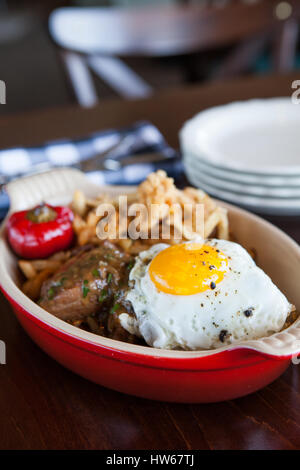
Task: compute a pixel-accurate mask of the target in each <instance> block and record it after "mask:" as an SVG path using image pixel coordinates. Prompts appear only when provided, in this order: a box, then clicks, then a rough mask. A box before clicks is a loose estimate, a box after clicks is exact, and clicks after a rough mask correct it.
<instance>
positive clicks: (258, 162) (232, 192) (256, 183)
mask: <svg viewBox="0 0 300 470" xmlns="http://www.w3.org/2000/svg"><path fill="white" fill-rule="evenodd" d="M180 143H181V150H182V154H183V160H184V165H185V169H186V174H187V177H188V179H189V180H190V181H191V183H192V184H194V185H195V186H197V187H199V188H202V189H203V190H204V191H206V192H207V193H209V194H211V195H213V196H215V197H217V198H219V199H224V200H227V201H229V202H232V203H234V204H238V205H240V206H244V207H246V208H248V209H252V210H253V211H255V212H260V213H264V214H276V215H299V214H300V105H296V104H293V103H292V100H291V98H272V99H264V100H250V101H243V102H242V101H241V102H236V103H231V104H228V105H225V106H218V107H215V108H211V109H208V110H206V111H203V112H201V113H199V114H198V115H197V116H195V117H194V118H193V119H191V120H190V121H187V122H186V123H185V125H184V126H183V128H182V129H181V131H180Z"/></svg>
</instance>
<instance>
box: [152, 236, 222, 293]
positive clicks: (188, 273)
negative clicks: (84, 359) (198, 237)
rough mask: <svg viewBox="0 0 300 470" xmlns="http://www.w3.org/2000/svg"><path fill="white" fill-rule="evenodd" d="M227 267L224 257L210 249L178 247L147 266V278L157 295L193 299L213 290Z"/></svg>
mask: <svg viewBox="0 0 300 470" xmlns="http://www.w3.org/2000/svg"><path fill="white" fill-rule="evenodd" d="M227 266H228V260H227V258H226V256H225V255H224V254H223V253H222V252H220V250H218V249H216V248H214V247H213V246H209V245H203V244H201V243H181V244H179V245H173V246H170V247H169V248H166V249H165V250H163V251H161V252H160V253H158V255H156V256H155V258H153V260H152V261H151V263H150V265H149V275H150V278H151V280H152V282H153V283H154V284H155V286H156V288H157V289H158V290H159V291H162V292H165V293H167V294H173V295H192V294H197V293H199V292H204V291H206V290H208V289H215V288H216V286H217V284H218V283H219V282H221V281H222V279H223V277H224V273H225V272H226V270H227Z"/></svg>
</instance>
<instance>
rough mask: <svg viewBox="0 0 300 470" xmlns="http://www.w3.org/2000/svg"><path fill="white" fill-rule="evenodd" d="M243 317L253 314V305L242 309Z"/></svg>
mask: <svg viewBox="0 0 300 470" xmlns="http://www.w3.org/2000/svg"><path fill="white" fill-rule="evenodd" d="M244 315H245V317H252V315H253V307H251V308H247V310H245V311H244Z"/></svg>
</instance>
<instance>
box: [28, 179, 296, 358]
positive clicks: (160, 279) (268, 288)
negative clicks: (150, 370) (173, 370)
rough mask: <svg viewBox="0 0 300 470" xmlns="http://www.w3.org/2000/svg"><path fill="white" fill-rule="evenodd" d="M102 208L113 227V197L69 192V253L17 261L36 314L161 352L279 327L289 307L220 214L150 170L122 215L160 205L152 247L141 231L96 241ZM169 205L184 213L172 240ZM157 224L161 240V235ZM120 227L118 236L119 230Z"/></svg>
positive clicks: (195, 193)
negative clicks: (199, 207) (200, 213)
mask: <svg viewBox="0 0 300 470" xmlns="http://www.w3.org/2000/svg"><path fill="white" fill-rule="evenodd" d="M107 202H110V203H112V204H113V205H114V207H115V208H116V212H117V215H118V221H119V225H120V224H121V222H120V220H121V219H120V217H119V212H120V206H119V202H118V199H117V198H113V197H111V196H108V195H105V194H102V195H100V196H99V198H97V199H95V200H90V199H88V198H86V197H85V196H84V195H83V194H82V193H81V192H80V191H76V193H75V195H74V199H73V202H72V209H73V212H74V220H73V230H74V233H75V236H76V238H75V243H74V245H73V246H72V247H71V248H70V249H68V250H67V251H60V252H57V253H55V254H53V255H52V256H50V257H48V258H46V259H38V260H30V261H29V260H24V259H23V260H19V266H20V268H21V270H22V271H23V273H24V274H25V276H26V278H27V280H26V282H25V283H24V285H23V292H24V293H26V294H27V295H28V296H29V297H30V298H32V299H33V300H35V301H37V302H38V303H39V305H40V306H41V307H43V308H44V309H45V310H47V311H48V312H50V313H52V314H53V315H55V316H57V317H58V318H61V319H62V320H64V321H67V322H69V323H71V324H72V325H74V326H78V327H80V328H83V329H86V330H88V331H91V332H93V333H95V334H99V335H103V336H107V337H110V338H112V339H118V340H122V341H127V342H134V343H137V344H145V343H146V344H148V345H149V346H154V347H160V348H169V349H176V348H177V349H178V348H180V349H209V348H216V347H219V346H222V345H224V344H228V343H231V342H234V341H237V340H239V339H247V338H249V339H251V338H258V337H261V336H264V335H269V334H272V333H273V332H275V331H279V330H280V329H282V328H283V327H284V326H285V325H286V320H287V318H290V317H291V314H293V313H292V312H293V306H292V305H290V304H289V302H288V301H287V299H286V298H285V297H284V295H283V294H282V293H280V291H279V290H278V289H277V288H276V286H275V285H274V284H273V283H272V281H271V280H270V279H269V278H268V276H267V275H266V274H264V273H263V272H262V271H261V270H260V269H259V268H258V267H257V266H256V265H255V262H254V261H253V259H252V258H251V256H250V255H249V254H248V253H247V252H246V250H245V249H244V248H242V247H241V246H240V245H238V244H236V243H232V242H230V241H229V238H230V237H229V226H228V219H227V213H226V210H224V209H223V208H221V207H219V206H218V205H217V203H216V202H215V201H213V200H212V199H211V198H210V197H209V196H208V195H207V194H205V193H204V192H203V191H201V190H196V189H194V188H185V189H184V190H179V189H177V188H176V187H175V185H174V182H173V180H172V179H171V178H168V177H167V176H166V174H165V173H164V172H163V171H159V172H157V173H154V174H151V175H149V177H148V178H147V180H146V181H144V182H143V183H142V184H141V185H140V186H139V187H138V189H137V191H136V192H134V193H131V194H130V195H129V207H131V205H133V204H135V203H143V204H144V205H145V206H146V207H147V208H149V207H150V206H151V204H163V205H164V210H163V211H160V212H159V213H158V215H157V218H156V219H153V220H152V219H151V224H157V226H158V227H159V232H158V233H159V237H158V239H151V238H147V236H149V233H148V231H149V226H147V225H145V226H144V225H143V224H142V223H140V232H141V233H143V234H144V235H146V237H144V238H142V239H137V240H135V239H130V238H125V239H124V238H123V237H121V236H119V237H116V238H115V239H114V240H106V241H103V240H100V239H99V238H98V237H97V235H96V226H97V224H98V222H99V220H100V219H101V217H99V215H97V214H98V213H97V210H96V209H97V207H99V206H101V205H102V204H106V203H107ZM198 203H201V204H203V207H204V218H203V226H202V227H200V229H199V227H198V226H197V225H196V224H195V223H194V222H195V220H194V219H195V207H196V204H198ZM172 204H179V205H180V206H183V205H185V204H189V214H188V215H189V217H190V219H191V222H192V223H191V230H189V231H185V232H183V234H182V237H181V239H178V237H176V236H175V234H176V228H177V223H178V219H176V218H175V217H174V214H173V213H172ZM132 219H133V217H132V216H128V221H132ZM166 220H167V223H168V224H169V228H170V236H169V238H168V239H167V240H166V239H162V236H161V227H162V225H163V223H164V222H165V221H166ZM119 228H121V229H122V230H121V231H119V232H118V233H119V234H120V233H121V232H122V231H123V232H124V230H126V229H124V227H119ZM150 228H151V227H150ZM201 234H203V235H204V237H205V239H206V241H205V244H204V245H203V246H202V238H200V235H201ZM187 255H192V259H193V257H194V258H195V262H194V263H191V262H190V261H188V260H189V259H190V258H189V256H187ZM201 257H202V258H203V259H201ZM200 259H201V262H200ZM195 274H197V276H194V275H195ZM197 277H198V278H197ZM196 278H197V280H196ZM196 281H197V282H196ZM202 305H203V306H202ZM156 307H157V308H156Z"/></svg>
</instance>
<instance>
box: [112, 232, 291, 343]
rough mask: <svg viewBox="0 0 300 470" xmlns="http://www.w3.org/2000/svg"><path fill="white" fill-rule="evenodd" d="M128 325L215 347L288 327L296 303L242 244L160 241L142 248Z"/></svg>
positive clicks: (162, 337)
mask: <svg viewBox="0 0 300 470" xmlns="http://www.w3.org/2000/svg"><path fill="white" fill-rule="evenodd" d="M129 279H130V288H129V292H128V294H127V300H129V301H130V302H131V304H132V307H133V310H134V313H135V315H134V317H132V316H130V315H128V314H126V313H124V314H121V315H120V322H121V325H122V326H123V328H125V329H126V330H127V331H129V332H130V333H132V334H136V335H138V336H141V337H143V338H144V339H145V341H146V343H147V344H148V345H149V346H153V347H155V348H166V349H186V350H194V349H211V348H217V347H220V346H223V345H225V344H231V343H233V342H235V341H239V340H245V339H256V338H260V337H263V336H268V335H270V334H273V333H274V332H277V331H279V330H281V329H282V327H283V326H284V323H285V321H286V319H287V316H288V314H289V313H290V312H291V310H292V305H291V304H290V303H289V302H288V300H287V299H286V297H285V296H284V294H283V293H282V292H280V290H279V289H278V288H277V287H276V286H275V285H274V284H273V282H272V281H271V279H270V278H269V277H268V276H267V275H266V274H265V273H264V272H263V271H262V270H261V269H260V268H259V267H258V266H257V265H256V264H255V262H254V260H253V259H252V258H251V256H250V255H249V254H248V252H247V251H246V250H245V249H244V248H242V247H241V246H240V245H239V244H237V243H233V242H229V241H226V240H217V239H210V240H205V241H204V243H201V242H200V241H199V242H197V241H196V242H195V241H193V242H187V243H182V244H178V245H172V246H169V245H166V244H163V243H159V244H157V245H154V246H152V247H151V248H150V249H149V250H147V251H144V252H142V253H140V255H139V256H138V257H137V259H136V262H135V265H134V267H133V268H132V270H131V272H130V278H129Z"/></svg>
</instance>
